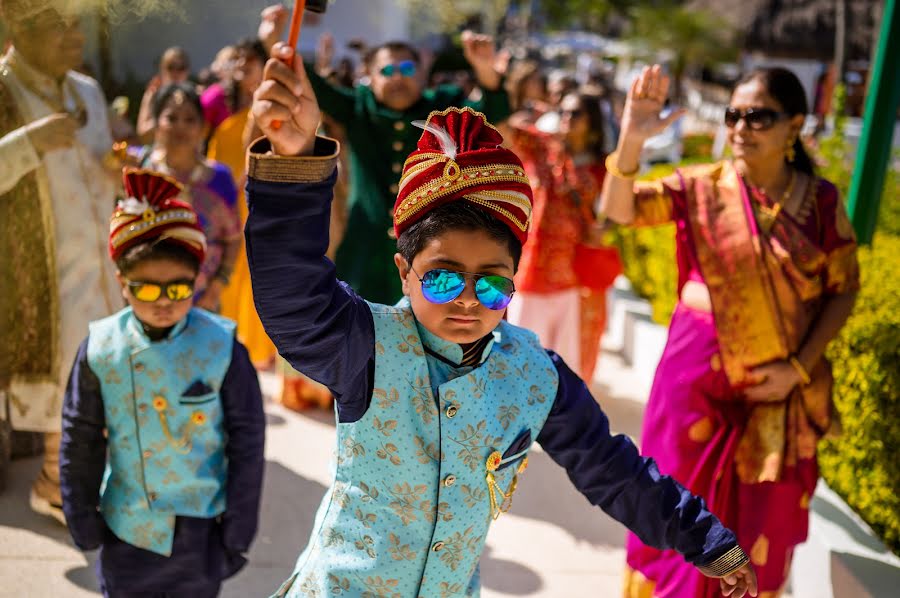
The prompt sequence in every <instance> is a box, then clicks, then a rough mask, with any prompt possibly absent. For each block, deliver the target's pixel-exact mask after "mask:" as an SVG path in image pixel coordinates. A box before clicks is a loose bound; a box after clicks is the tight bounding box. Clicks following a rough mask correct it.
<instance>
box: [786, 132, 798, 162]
mask: <svg viewBox="0 0 900 598" xmlns="http://www.w3.org/2000/svg"><path fill="white" fill-rule="evenodd" d="M795 141H796V138H795V137H791V138H789V139H788V142H787V147H786V148H785V149H784V158H785V159H786V160H787V161H788V162H793V161H794V158H795V157H796V154H797V153H796V152H795V151H794V142H795Z"/></svg>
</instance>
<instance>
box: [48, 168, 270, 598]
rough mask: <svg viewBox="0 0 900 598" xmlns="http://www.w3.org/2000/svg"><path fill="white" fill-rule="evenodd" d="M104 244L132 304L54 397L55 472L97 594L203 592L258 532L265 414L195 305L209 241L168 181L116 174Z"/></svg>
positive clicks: (228, 329) (229, 340) (108, 321)
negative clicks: (117, 187) (57, 428)
mask: <svg viewBox="0 0 900 598" xmlns="http://www.w3.org/2000/svg"><path fill="white" fill-rule="evenodd" d="M125 189H126V192H127V195H128V199H125V200H124V201H120V202H119V203H118V206H117V208H116V210H115V212H114V213H113V215H112V219H111V220H110V236H109V254H110V256H111V257H112V259H113V261H114V262H115V263H116V266H117V268H118V272H117V273H116V276H117V278H118V280H119V283H120V284H121V285H122V295H123V296H124V297H125V300H126V301H127V302H128V304H129V306H130V307H127V308H125V309H123V310H122V311H120V312H118V313H117V314H114V315H112V316H110V317H108V318H104V319H102V320H99V321H96V322H93V323H92V324H91V325H90V332H89V334H88V337H87V338H86V339H85V340H84V341H83V342H82V343H81V346H80V348H79V350H78V355H77V357H76V359H75V363H74V365H73V366H72V372H71V374H70V377H69V384H68V388H67V389H66V394H65V400H64V404H63V426H62V433H63V436H62V444H61V448H60V478H61V482H62V499H63V511H64V512H65V515H66V520H67V522H68V525H69V531H70V532H71V534H72V538H73V539H74V541H75V544H76V545H77V546H78V547H79V548H81V549H82V550H93V549H95V548H98V547H99V548H100V557H99V560H98V562H97V575H98V577H99V579H100V586H101V589H102V591H103V594H104V596H107V597H125V596H136V595H141V596H145V595H150V594H152V595H153V596H166V597H181V596H184V597H188V596H190V598H201V597H207V596H210V597H211V596H216V595H218V593H219V587H220V585H221V583H222V581H223V580H224V579H226V578H228V577H231V576H232V575H234V574H235V573H236V572H237V571H238V570H240V569H241V567H243V565H244V563H245V562H246V559H245V558H244V557H243V556H242V553H245V552H247V550H248V549H249V547H250V543H251V541H252V540H253V536H254V535H255V533H256V526H257V518H258V512H259V499H260V492H261V488H262V476H263V464H264V461H263V448H264V441H265V418H264V415H263V410H262V398H261V394H260V389H259V382H258V380H257V376H256V371H255V370H254V369H253V366H252V365H251V363H250V359H249V356H248V354H247V350H246V349H245V348H244V346H243V345H242V344H241V343H240V342H238V341H237V340H236V339H235V336H234V324H233V323H231V322H229V321H227V320H225V319H222V318H220V317H218V316H215V315H213V314H210V313H208V312H206V311H204V310H202V309H198V308H193V307H192V304H191V296H192V295H193V288H194V281H195V279H196V278H197V272H198V270H199V266H200V264H201V263H202V262H203V257H204V253H205V251H206V239H205V237H204V235H203V232H202V228H201V227H200V225H199V222H198V218H197V214H196V213H195V212H194V210H193V209H192V208H191V206H190V205H188V204H186V203H184V202H182V201H179V200H177V199H175V197H176V196H177V195H178V194H179V192H180V190H181V188H180V186H179V185H178V183H176V182H175V181H172V180H171V179H168V178H165V177H163V176H161V175H157V174H155V173H150V172H147V171H138V170H130V171H126V173H125Z"/></svg>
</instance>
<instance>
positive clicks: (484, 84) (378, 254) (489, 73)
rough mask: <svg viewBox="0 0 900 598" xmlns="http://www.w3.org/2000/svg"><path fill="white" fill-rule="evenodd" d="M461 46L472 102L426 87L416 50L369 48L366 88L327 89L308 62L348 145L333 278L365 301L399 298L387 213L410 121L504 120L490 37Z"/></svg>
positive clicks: (505, 105) (449, 88)
mask: <svg viewBox="0 0 900 598" xmlns="http://www.w3.org/2000/svg"><path fill="white" fill-rule="evenodd" d="M462 42H463V52H464V54H465V57H466V60H468V61H469V64H470V65H471V67H472V69H473V70H474V72H475V77H476V80H477V82H478V86H479V90H476V92H475V94H474V95H479V92H480V97H478V98H475V97H474V95H473V96H469V97H467V96H466V95H465V92H464V91H463V90H462V88H460V87H457V86H454V85H445V86H440V87H437V88H434V89H424V85H425V80H426V77H427V73H424V72H423V71H424V69H423V68H422V65H421V61H420V58H419V54H418V52H417V51H416V50H415V49H414V48H413V47H412V46H410V45H408V44H405V43H395V42H391V43H388V44H384V45H382V46H379V47H377V48H375V49H373V50H372V51H370V52H369V53H368V54H367V56H366V67H367V71H368V74H369V79H370V83H369V84H368V85H359V86H357V87H356V88H355V89H347V88H342V87H337V86H335V85H332V84H331V83H329V82H328V81H326V80H325V79H323V78H322V77H320V76H318V75H316V74H315V73H314V69H313V68H312V66H311V65H307V74H308V75H309V78H310V81H311V82H312V87H313V89H314V90H315V92H316V96H317V97H318V98H319V106H320V107H321V109H322V111H323V112H325V113H326V114H328V116H330V117H331V118H332V119H334V120H335V121H337V122H338V123H339V124H341V125H342V126H343V127H344V129H345V130H346V137H347V141H348V143H349V145H350V148H349V149H350V197H349V200H348V209H349V216H348V221H347V229H346V232H345V234H344V239H343V242H342V244H341V246H340V248H339V249H338V252H337V259H336V260H335V261H336V263H337V271H338V276H339V277H340V278H341V279H342V280H345V281H347V282H348V283H349V284H350V285H351V286H353V288H354V289H355V290H356V291H357V292H358V293H359V294H360V295H362V296H363V297H365V298H366V299H368V300H369V301H375V302H381V303H387V304H393V303H394V302H396V301H397V300H398V299H400V297H401V294H402V293H401V291H400V279H399V278H398V277H397V273H396V269H395V268H394V266H393V264H394V260H393V255H394V253H396V251H397V244H396V241H395V239H394V238H393V236H392V235H393V228H392V226H393V225H392V216H393V215H392V208H393V206H394V201H395V200H396V198H397V190H398V189H397V185H398V182H399V180H400V173H401V172H402V170H403V162H404V160H405V159H406V156H408V155H409V154H410V152H412V151H413V150H414V149H415V148H416V142H417V141H418V139H419V135H420V134H421V133H422V131H421V130H420V129H418V128H416V127H414V126H412V125H411V124H410V123H411V121H413V120H425V119H426V118H427V117H428V114H429V113H430V112H431V111H433V110H444V109H446V108H448V107H450V106H471V107H472V108H474V109H475V110H478V111H481V112H484V113H485V115H486V116H487V118H488V119H489V120H490V121H491V122H499V121H502V120H504V119H506V117H508V116H509V113H510V108H509V101H508V98H507V95H506V92H505V91H503V89H502V85H501V76H500V74H499V73H497V71H496V70H494V54H495V52H494V41H493V39H492V38H490V37H488V36H483V35H475V34H472V33H470V32H466V33H464V34H463V38H462Z"/></svg>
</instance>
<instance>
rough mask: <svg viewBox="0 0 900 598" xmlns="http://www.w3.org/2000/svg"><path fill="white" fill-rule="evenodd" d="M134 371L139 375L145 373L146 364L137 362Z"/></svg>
mask: <svg viewBox="0 0 900 598" xmlns="http://www.w3.org/2000/svg"><path fill="white" fill-rule="evenodd" d="M134 371H135V372H137V373H139V374H140V373H141V372H143V371H144V364H143V363H141V362H140V361H139V362H137V363H136V364H134Z"/></svg>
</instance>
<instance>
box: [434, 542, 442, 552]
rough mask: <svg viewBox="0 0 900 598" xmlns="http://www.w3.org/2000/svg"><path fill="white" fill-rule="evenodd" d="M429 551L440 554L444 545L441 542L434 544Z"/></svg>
mask: <svg viewBox="0 0 900 598" xmlns="http://www.w3.org/2000/svg"><path fill="white" fill-rule="evenodd" d="M431 549H432V550H433V551H435V552H440V551H442V550H443V549H444V543H443V542H435V543H434V546H432V547H431Z"/></svg>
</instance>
